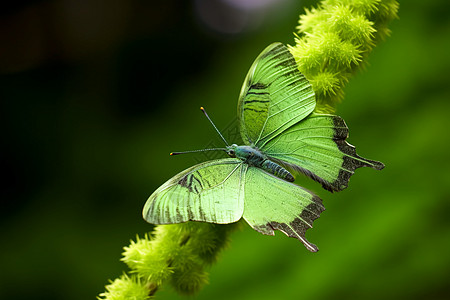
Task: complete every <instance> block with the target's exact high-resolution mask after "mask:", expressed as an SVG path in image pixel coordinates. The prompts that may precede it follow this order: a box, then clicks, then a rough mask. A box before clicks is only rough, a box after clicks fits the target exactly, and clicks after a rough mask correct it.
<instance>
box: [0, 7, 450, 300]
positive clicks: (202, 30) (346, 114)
mask: <svg viewBox="0 0 450 300" xmlns="http://www.w3.org/2000/svg"><path fill="white" fill-rule="evenodd" d="M315 3H316V1H295V0H266V1H256V0H255V1H250V0H248V1H238V0H214V1H213V0H195V1H194V0H192V1H175V0H168V1H159V2H156V1H144V0H118V1H106V0H96V1H87V0H84V1H76V0H61V1H43V0H41V1H39V0H35V1H14V2H11V3H9V5H8V6H5V5H2V6H3V7H2V8H1V10H0V99H1V102H0V103H1V104H0V105H1V106H0V114H1V115H0V119H1V121H0V122H1V123H0V125H1V128H2V132H3V134H2V139H1V140H2V144H3V146H1V155H0V160H1V171H2V173H3V175H4V179H3V180H2V188H1V190H0V192H1V199H2V209H1V220H0V222H1V230H2V233H1V239H2V241H1V252H0V254H1V255H0V259H1V261H0V265H1V270H2V271H1V272H0V298H1V299H47V300H50V299H69V300H70V299H93V298H94V297H95V296H96V295H98V294H99V293H101V292H103V291H104V285H105V284H107V280H108V279H114V278H116V277H118V276H120V274H121V273H122V272H123V270H126V266H125V265H124V264H123V263H122V262H120V261H119V259H120V257H121V252H122V247H123V246H126V245H128V243H129V240H130V239H133V238H135V236H136V234H140V235H142V234H144V233H145V232H148V231H150V230H151V229H152V226H151V225H149V224H147V223H145V222H144V221H143V220H142V218H141V209H142V207H143V205H144V202H145V200H146V199H147V197H148V196H149V195H150V194H151V193H152V191H153V190H154V189H156V188H157V187H158V186H159V185H160V184H162V183H163V182H164V181H165V180H166V179H168V178H169V177H171V176H172V175H174V174H176V173H177V172H179V171H181V170H183V169H185V168H187V167H188V166H190V165H192V164H193V163H195V162H196V161H197V160H203V157H202V156H201V155H200V156H196V157H195V156H192V155H185V156H177V157H170V156H169V155H168V153H169V152H171V151H179V150H189V149H198V148H202V147H204V146H205V145H208V144H209V143H211V142H214V143H216V144H217V145H220V140H219V139H218V138H217V136H216V134H215V133H214V131H213V129H212V128H211V127H210V125H208V122H207V120H206V119H205V118H204V116H203V115H202V113H201V112H200V110H199V107H200V106H204V107H206V109H207V110H208V112H209V114H210V115H211V116H212V118H213V120H214V121H215V122H216V124H217V125H218V127H219V128H226V127H227V126H228V125H229V124H231V123H232V122H233V120H235V118H236V104H237V97H238V94H239V91H240V88H241V84H242V82H243V79H244V76H245V74H246V72H247V70H248V68H249V67H250V65H251V63H252V61H253V59H254V58H255V57H256V56H257V54H258V53H259V52H260V51H261V50H262V49H263V48H264V47H265V46H267V45H268V44H270V43H271V42H274V41H281V42H284V43H288V44H293V43H294V41H293V38H294V37H293V34H292V32H293V31H294V27H295V26H296V25H297V20H298V14H300V13H302V12H303V7H304V6H306V7H311V5H313V4H315ZM449 15H450V5H449V3H448V1H444V0H442V1H419V0H415V1H401V3H400V11H399V16H400V19H399V20H395V21H394V22H393V23H392V24H391V26H390V28H391V29H392V35H391V37H390V38H388V39H387V40H386V41H385V42H384V43H382V44H380V45H379V46H377V47H376V49H375V50H374V52H373V53H372V54H371V56H370V65H369V66H368V68H367V69H366V70H365V71H364V72H361V73H359V74H358V75H357V76H356V77H354V78H353V79H352V80H351V81H350V83H349V84H348V86H347V87H346V89H345V92H346V98H345V100H344V101H343V102H342V104H340V105H339V106H338V114H339V115H340V116H342V117H343V118H344V119H345V120H346V122H347V124H348V126H349V127H350V138H349V141H350V143H352V144H354V145H356V146H357V149H358V153H359V154H360V155H362V156H364V157H367V158H371V159H376V160H380V161H382V162H384V163H385V164H386V168H385V169H384V170H383V171H380V172H376V171H374V170H372V169H359V170H358V171H357V174H356V175H355V176H354V177H352V179H351V183H350V186H349V188H348V189H346V190H345V191H343V192H340V193H335V194H330V193H329V192H327V191H325V190H322V189H321V188H320V185H318V184H315V183H311V181H310V180H307V179H306V178H300V180H299V183H300V184H302V185H304V186H306V187H307V188H309V189H312V190H313V191H315V192H316V193H317V194H318V195H319V196H321V198H322V199H323V200H324V204H325V206H326V208H327V211H326V212H324V213H323V214H322V217H321V218H320V219H319V220H317V221H316V222H315V227H314V229H312V230H310V231H309V232H308V233H307V237H308V239H309V240H310V241H311V242H313V243H315V244H317V245H318V246H319V248H320V251H319V252H318V253H309V252H308V251H307V250H306V249H305V247H304V246H303V245H302V244H301V243H299V242H298V241H296V240H294V239H290V238H287V237H285V236H284V235H283V234H281V233H278V234H277V235H276V236H275V237H269V236H263V235H261V234H259V233H257V232H255V231H253V230H251V229H250V228H249V227H248V226H244V229H243V230H241V231H238V232H236V233H234V234H233V235H232V243H231V245H230V248H229V249H227V250H225V251H224V252H223V253H222V255H221V259H220V261H219V262H218V263H217V264H216V265H214V266H213V267H212V268H211V277H210V285H208V286H207V287H206V288H204V289H203V290H202V291H201V293H200V294H199V295H198V296H196V297H195V299H229V298H230V297H232V298H233V299H379V298H384V299H386V298H387V299H394V298H395V299H403V298H404V299H449V298H450V164H449V163H448V162H449V160H448V154H449V150H448V146H449V145H450V128H449V127H450V117H449V113H448V112H449V111H450V87H449V85H450V82H449V70H450V55H449V53H450V18H449ZM237 142H239V141H237ZM157 298H158V299H185V298H184V297H181V296H178V295H177V294H175V292H173V290H172V289H171V288H170V287H165V288H163V289H162V290H160V291H158V293H157Z"/></svg>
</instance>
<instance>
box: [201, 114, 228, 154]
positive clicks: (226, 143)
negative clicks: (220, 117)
mask: <svg viewBox="0 0 450 300" xmlns="http://www.w3.org/2000/svg"><path fill="white" fill-rule="evenodd" d="M200 109H201V110H202V112H203V113H204V114H205V116H206V117H207V118H208V120H209V122H211V124H212V126H213V127H214V129H215V130H216V131H217V133H218V134H219V135H220V137H221V138H222V140H223V141H224V142H225V145H227V146H230V145H229V144H228V142H227V140H226V139H225V138H224V137H223V135H222V134H221V133H220V131H219V129H217V127H216V125H214V123H213V121H212V120H211V118H210V117H209V116H208V114H207V113H206V110H205V109H204V108H203V106H202V107H200Z"/></svg>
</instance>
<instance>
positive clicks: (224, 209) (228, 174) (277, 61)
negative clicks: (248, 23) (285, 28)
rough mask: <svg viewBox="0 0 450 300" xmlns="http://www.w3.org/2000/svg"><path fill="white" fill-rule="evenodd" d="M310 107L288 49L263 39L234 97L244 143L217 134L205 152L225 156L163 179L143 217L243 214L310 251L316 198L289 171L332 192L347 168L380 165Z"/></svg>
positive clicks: (229, 218)
mask: <svg viewBox="0 0 450 300" xmlns="http://www.w3.org/2000/svg"><path fill="white" fill-rule="evenodd" d="M315 106H316V100H315V96H314V91H313V90H312V88H311V85H310V83H309V82H308V80H307V79H306V78H305V77H304V76H303V75H302V74H301V73H300V71H299V70H298V69H297V64H296V62H295V59H294V57H293V56H292V54H291V53H290V52H289V50H288V49H287V47H286V46H284V45H283V44H281V43H274V44H271V45H270V46H268V47H267V48H266V49H265V50H264V51H263V52H262V53H261V54H260V55H259V56H258V57H257V58H256V60H255V62H254V63H253V65H252V66H251V68H250V70H249V72H248V74H247V77H246V79H245V81H244V84H243V86H242V89H241V93H240V96H239V103H238V116H239V126H240V133H241V137H242V140H243V141H244V143H245V145H244V146H238V145H236V144H233V145H231V146H230V145H228V143H227V142H226V140H225V139H224V138H223V137H222V138H223V140H224V141H225V143H226V144H227V147H226V148H219V149H206V150H224V151H225V152H226V153H227V154H228V155H229V156H230V157H229V158H224V159H217V160H213V161H207V162H204V163H200V164H198V165H195V166H193V167H191V168H189V169H187V170H184V171H183V172H181V173H179V174H177V175H176V176H174V177H173V178H171V179H169V180H168V181H167V182H166V183H164V184H163V185H162V186H161V187H159V188H158V189H157V190H156V191H155V192H154V193H153V194H152V195H151V196H150V197H149V199H148V200H147V202H146V204H145V206H144V210H143V217H144V219H145V220H146V221H147V222H149V223H152V224H173V223H181V222H187V221H202V222H209V223H217V224H227V223H233V222H236V221H238V220H240V219H241V218H244V219H245V221H247V223H248V224H249V225H250V226H251V227H253V229H255V230H256V231H259V232H261V233H263V234H267V235H274V230H280V231H282V232H283V233H285V234H286V235H287V236H289V237H294V238H297V239H299V240H300V241H301V242H302V243H303V244H304V245H305V246H306V248H307V249H308V250H310V251H312V252H316V251H317V250H318V248H317V247H316V246H315V245H314V244H312V243H310V242H308V241H307V240H306V238H305V232H306V230H307V229H308V228H311V227H312V223H313V221H314V220H315V219H317V218H318V217H319V216H320V213H321V212H323V211H324V210H325V208H324V207H323V205H322V200H321V199H320V198H319V197H318V196H316V195H315V194H314V193H312V192H310V191H308V190H306V189H304V188H302V187H300V186H298V185H296V184H294V183H293V181H294V176H293V175H292V173H294V174H299V173H302V174H305V175H307V176H309V177H310V178H312V179H313V180H315V181H317V182H319V183H321V184H322V186H323V187H324V188H325V189H327V190H329V191H331V192H333V191H341V190H343V189H345V188H346V187H347V185H348V181H349V179H350V176H351V175H353V173H354V171H355V169H357V168H360V167H371V168H374V169H377V170H381V169H383V168H384V165H383V164H382V163H381V162H377V161H373V160H368V159H365V158H362V157H360V156H358V155H357V154H356V151H355V147H353V146H352V145H350V144H348V143H347V142H346V141H345V139H346V138H347V136H348V128H347V126H346V124H345V122H344V120H343V119H341V118H340V117H338V116H334V115H325V114H317V113H314V112H313V111H314V108H315ZM202 110H203V109H202ZM205 114H206V112H205ZM206 116H207V117H208V115H206ZM208 119H209V117H208ZM209 120H210V119H209ZM210 121H211V120H210ZM211 123H212V122H211ZM213 125H214V124H213ZM214 127H215V126H214ZM216 130H217V128H216ZM219 134H220V133H219ZM175 154H177V153H175Z"/></svg>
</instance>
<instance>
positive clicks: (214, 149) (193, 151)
mask: <svg viewBox="0 0 450 300" xmlns="http://www.w3.org/2000/svg"><path fill="white" fill-rule="evenodd" d="M219 150H220V151H227V149H225V148H210V149H201V150H190V151H183V152H171V153H170V155H178V154H186V153H195V152H204V151H219Z"/></svg>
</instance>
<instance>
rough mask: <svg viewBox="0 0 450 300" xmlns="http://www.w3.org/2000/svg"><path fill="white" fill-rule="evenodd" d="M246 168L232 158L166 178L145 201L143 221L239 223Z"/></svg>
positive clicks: (208, 163)
mask: <svg viewBox="0 0 450 300" xmlns="http://www.w3.org/2000/svg"><path fill="white" fill-rule="evenodd" d="M246 170H247V165H246V164H243V163H242V161H240V160H239V159H235V158H226V159H218V160H213V161H208V162H204V163H201V164H198V165H195V166H193V167H191V168H189V169H187V170H184V171H183V172H181V173H179V174H177V175H176V176H174V177H172V178H171V179H169V180H168V181H167V182H166V183H164V184H163V185H162V186H161V187H159V188H158V189H157V190H156V191H155V192H154V193H153V194H152V195H151V196H150V197H149V199H148V200H147V202H146V204H145V206H144V210H143V217H144V219H145V220H146V221H147V222H149V223H152V224H172V223H181V222H187V221H203V222H211V223H217V224H226V223H232V222H236V221H238V220H239V219H240V218H241V216H242V213H243V210H244V178H245V177H244V176H245V173H246Z"/></svg>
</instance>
